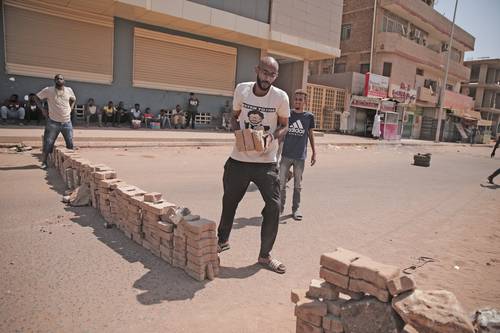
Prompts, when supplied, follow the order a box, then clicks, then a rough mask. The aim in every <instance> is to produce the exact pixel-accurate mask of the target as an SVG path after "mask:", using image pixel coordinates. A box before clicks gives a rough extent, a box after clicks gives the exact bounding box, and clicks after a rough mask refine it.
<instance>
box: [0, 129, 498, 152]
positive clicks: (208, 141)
mask: <svg viewBox="0 0 500 333" xmlns="http://www.w3.org/2000/svg"><path fill="white" fill-rule="evenodd" d="M43 130H44V129H43V127H38V126H37V127H35V126H26V127H18V126H11V127H0V147H10V146H12V145H15V144H19V143H21V142H22V143H24V144H25V145H27V146H32V147H34V148H40V147H41V145H42V140H41V137H42V135H43ZM73 137H74V143H75V146H77V147H86V148H90V147H91V148H119V147H182V146H230V145H232V144H233V142H234V136H233V134H232V133H228V132H221V131H215V130H209V129H200V130H188V129H185V130H174V129H167V130H151V129H138V130H132V129H129V128H105V129H103V128H81V127H77V128H75V129H74V131H73ZM315 142H316V144H317V145H336V146H357V145H364V146H366V145H399V144H401V145H405V146H448V145H462V146H463V145H467V146H468V144H463V143H450V142H440V143H434V142H432V141H424V140H413V139H403V140H394V141H384V140H374V139H371V138H364V137H359V136H352V135H341V134H330V133H328V134H324V133H322V132H315ZM57 143H58V144H63V143H64V141H63V138H62V135H59V139H58V141H57ZM474 146H488V147H490V146H492V145H491V144H489V145H474Z"/></svg>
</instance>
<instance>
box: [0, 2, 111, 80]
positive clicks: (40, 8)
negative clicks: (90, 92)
mask: <svg viewBox="0 0 500 333" xmlns="http://www.w3.org/2000/svg"><path fill="white" fill-rule="evenodd" d="M4 25H5V46H6V51H5V65H6V70H7V73H9V74H19V75H27V76H37V77H48V78H52V77H54V75H55V74H57V73H61V74H63V75H64V76H65V77H66V79H68V80H76V81H85V82H95V83H105V84H111V82H112V81H113V18H112V17H106V16H101V15H96V14H91V13H87V12H80V11H76V10H72V9H68V8H66V7H58V6H54V5H50V4H46V3H41V2H38V1H30V0H6V1H4Z"/></svg>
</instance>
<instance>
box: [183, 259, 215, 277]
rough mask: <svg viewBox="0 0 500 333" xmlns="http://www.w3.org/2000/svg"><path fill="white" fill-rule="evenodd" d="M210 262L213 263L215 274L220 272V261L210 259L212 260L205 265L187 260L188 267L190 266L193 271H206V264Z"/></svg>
mask: <svg viewBox="0 0 500 333" xmlns="http://www.w3.org/2000/svg"><path fill="white" fill-rule="evenodd" d="M208 264H211V265H212V268H213V270H214V274H215V275H218V274H219V263H218V261H210V262H208V263H206V264H203V265H197V264H196V263H194V262H191V261H187V262H186V267H187V268H189V269H190V270H192V271H193V272H206V266H207V265H208Z"/></svg>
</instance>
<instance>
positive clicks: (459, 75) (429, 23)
mask: <svg viewBox="0 0 500 333" xmlns="http://www.w3.org/2000/svg"><path fill="white" fill-rule="evenodd" d="M433 6H434V1H433V0H344V9H343V16H342V27H341V43H340V47H341V50H342V55H341V57H339V58H337V59H335V61H334V62H332V61H331V60H323V61H319V62H314V63H312V64H311V65H310V66H311V69H310V71H311V74H318V76H317V77H316V79H315V80H313V81H314V82H316V83H323V84H325V83H327V80H325V79H323V80H321V74H323V76H325V75H328V73H330V72H331V70H333V73H335V75H336V74H337V73H344V72H359V73H362V74H363V73H366V72H371V73H374V74H379V75H383V76H386V77H388V78H389V86H388V97H394V96H395V95H396V96H399V95H402V94H408V93H409V94H414V95H416V96H413V98H412V100H413V101H414V102H415V103H412V104H413V105H412V106H409V108H407V111H408V112H407V113H406V116H405V121H406V124H405V126H407V128H408V129H409V131H407V132H408V133H409V135H408V136H410V137H414V138H423V139H432V138H434V135H435V134H434V133H435V128H436V124H437V122H436V118H437V105H438V104H437V103H438V97H439V96H438V95H439V91H440V88H441V87H442V86H443V80H444V74H445V73H444V70H445V65H446V60H447V55H448V52H451V59H450V64H449V77H448V82H447V85H446V89H447V92H446V93H447V95H448V96H447V97H448V99H453V92H455V93H458V92H459V91H460V83H461V82H462V81H467V80H468V79H469V74H470V69H469V68H467V67H466V66H465V65H464V63H463V59H464V53H465V52H466V51H471V50H473V49H474V42H475V39H474V37H473V36H471V35H470V34H469V33H467V32H466V31H464V30H463V29H461V28H460V27H459V26H455V31H454V38H453V43H452V46H451V47H450V46H449V45H448V43H449V38H450V31H451V28H452V22H451V21H450V20H448V19H447V18H446V17H444V16H443V15H441V14H440V13H439V12H438V11H436V10H435V9H434V7H433ZM330 65H331V66H330ZM332 66H333V68H331V67H332ZM330 76H331V75H330ZM344 76H345V75H344ZM318 77H319V78H320V79H319V80H318ZM372 113H373V112H372ZM351 116H352V112H351ZM372 117H373V116H372ZM360 119H361V118H360ZM433 128H434V132H433Z"/></svg>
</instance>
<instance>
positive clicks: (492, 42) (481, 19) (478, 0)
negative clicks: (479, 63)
mask: <svg viewBox="0 0 500 333" xmlns="http://www.w3.org/2000/svg"><path fill="white" fill-rule="evenodd" d="M454 7H455V0H436V5H435V6H434V9H436V10H437V11H438V12H440V13H441V14H443V15H444V16H446V17H447V18H448V19H450V21H452V20H453V9H454ZM455 23H456V24H457V25H458V26H460V27H461V28H462V29H464V30H465V31H467V32H468V33H470V34H471V35H472V36H474V37H475V38H476V44H475V46H474V51H472V52H466V53H465V60H470V58H474V59H476V58H478V57H490V58H500V0H458V8H457V16H456V19H455Z"/></svg>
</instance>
